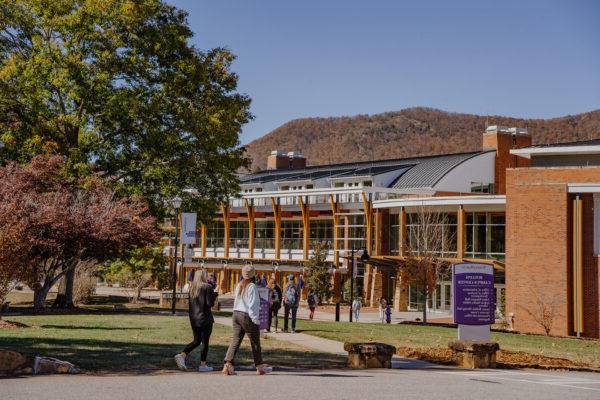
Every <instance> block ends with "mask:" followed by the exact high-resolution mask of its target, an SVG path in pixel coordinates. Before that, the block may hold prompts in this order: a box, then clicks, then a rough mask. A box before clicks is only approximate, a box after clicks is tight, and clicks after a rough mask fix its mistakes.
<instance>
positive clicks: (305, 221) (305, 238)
mask: <svg viewBox="0 0 600 400" xmlns="http://www.w3.org/2000/svg"><path fill="white" fill-rule="evenodd" d="M298 201H299V203H300V209H301V210H302V229H303V230H302V250H303V256H302V258H304V260H308V253H309V251H310V213H309V210H308V204H307V203H306V201H305V200H304V199H303V198H302V197H298Z"/></svg>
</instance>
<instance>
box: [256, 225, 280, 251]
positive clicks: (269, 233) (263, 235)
mask: <svg viewBox="0 0 600 400" xmlns="http://www.w3.org/2000/svg"><path fill="white" fill-rule="evenodd" d="M254 247H255V248H257V249H274V248H275V223H274V222H273V221H266V220H256V221H254Z"/></svg>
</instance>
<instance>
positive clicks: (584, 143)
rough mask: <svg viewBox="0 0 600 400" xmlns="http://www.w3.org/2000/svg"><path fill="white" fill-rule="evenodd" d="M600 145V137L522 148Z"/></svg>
mask: <svg viewBox="0 0 600 400" xmlns="http://www.w3.org/2000/svg"><path fill="white" fill-rule="evenodd" d="M598 145H600V139H591V140H579V141H575V142H562V143H546V144H535V145H532V146H527V147H522V149H542V148H549V147H574V146H598Z"/></svg>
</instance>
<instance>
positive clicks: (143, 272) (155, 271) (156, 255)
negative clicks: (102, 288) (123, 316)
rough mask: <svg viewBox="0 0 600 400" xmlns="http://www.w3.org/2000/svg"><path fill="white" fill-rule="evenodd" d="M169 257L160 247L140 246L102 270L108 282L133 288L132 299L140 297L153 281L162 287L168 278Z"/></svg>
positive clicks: (135, 299)
mask: <svg viewBox="0 0 600 400" xmlns="http://www.w3.org/2000/svg"><path fill="white" fill-rule="evenodd" d="M166 266H167V258H166V257H165V256H164V255H163V254H162V252H161V249H160V247H152V246H146V247H139V248H136V249H134V250H132V251H130V252H129V254H128V255H127V256H125V257H122V258H121V259H119V260H116V261H114V262H112V263H110V264H108V265H107V266H105V267H103V268H102V270H101V275H102V276H103V278H104V279H105V280H106V281H108V282H114V283H119V284H121V285H122V286H124V287H127V288H130V289H132V290H133V295H132V296H131V297H132V301H133V302H137V301H139V299H140V296H141V292H142V289H143V288H145V287H146V286H148V285H149V284H151V283H153V284H155V285H157V286H158V287H161V286H162V285H164V284H165V282H166V281H167V280H168V275H169V273H168V269H167V268H166Z"/></svg>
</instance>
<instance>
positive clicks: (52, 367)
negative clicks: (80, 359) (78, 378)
mask: <svg viewBox="0 0 600 400" xmlns="http://www.w3.org/2000/svg"><path fill="white" fill-rule="evenodd" d="M79 372H81V371H80V369H79V368H77V367H76V366H75V365H73V364H71V363H70V362H68V361H62V360H58V359H56V358H52V357H36V358H35V360H34V362H33V374H34V375H38V374H78V373H79Z"/></svg>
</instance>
